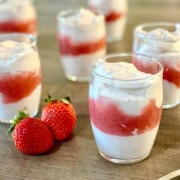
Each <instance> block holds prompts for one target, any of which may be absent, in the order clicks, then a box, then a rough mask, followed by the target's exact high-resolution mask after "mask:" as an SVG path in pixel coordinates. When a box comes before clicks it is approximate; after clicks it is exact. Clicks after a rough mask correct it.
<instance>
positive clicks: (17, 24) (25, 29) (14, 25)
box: [0, 20, 37, 34]
mask: <svg viewBox="0 0 180 180" xmlns="http://www.w3.org/2000/svg"><path fill="white" fill-rule="evenodd" d="M36 27H37V22H36V20H28V21H5V22H0V32H22V33H30V34H33V33H35V32H36V31H37V29H36Z"/></svg>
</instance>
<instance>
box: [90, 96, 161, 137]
mask: <svg viewBox="0 0 180 180" xmlns="http://www.w3.org/2000/svg"><path fill="white" fill-rule="evenodd" d="M89 110H90V114H91V121H92V122H93V124H94V125H95V126H96V127H97V128H99V129H100V130H102V131H103V132H105V133H108V134H112V135H120V136H131V135H133V134H142V133H144V132H146V131H149V130H151V129H153V128H154V127H156V126H157V125H158V124H159V123H160V117H161V112H162V110H161V108H158V107H156V105H155V100H153V99H152V100H150V101H149V104H148V105H147V106H145V107H144V108H143V109H142V112H141V114H140V115H136V116H129V115H128V114H126V113H124V112H123V111H122V110H121V109H120V108H119V107H118V106H117V105H116V104H115V103H113V102H112V100H111V99H110V98H106V97H102V96H101V97H99V98H98V99H97V100H95V99H92V98H91V99H90V101H89Z"/></svg>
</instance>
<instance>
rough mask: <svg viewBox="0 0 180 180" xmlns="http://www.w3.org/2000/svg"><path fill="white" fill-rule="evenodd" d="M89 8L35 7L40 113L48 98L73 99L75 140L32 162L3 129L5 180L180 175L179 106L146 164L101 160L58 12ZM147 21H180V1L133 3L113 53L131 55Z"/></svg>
mask: <svg viewBox="0 0 180 180" xmlns="http://www.w3.org/2000/svg"><path fill="white" fill-rule="evenodd" d="M86 3H87V2H86V1H83V0H66V1H64V0H51V1H50V0H36V1H35V6H36V9H37V13H38V30H39V32H38V34H39V35H38V49H39V53H40V57H41V63H42V75H43V91H42V98H41V106H40V111H41V109H42V104H43V100H44V98H45V97H46V95H47V94H48V93H50V94H52V95H53V96H54V97H57V98H61V97H63V96H65V95H70V96H71V97H72V100H73V104H74V106H75V109H76V111H77V115H78V122H77V126H76V128H75V130H74V133H73V138H72V139H70V140H69V141H66V142H63V143H56V145H55V147H54V149H53V151H52V152H50V153H49V154H45V155H40V156H28V155H24V154H22V153H20V152H19V151H17V150H16V148H15V147H14V144H13V142H12V140H11V139H10V138H9V137H8V136H7V133H6V132H7V128H8V125H6V124H0V180H9V179H10V180H11V179H13V180H23V179H28V180H36V179H37V180H57V179H62V180H70V179H72V180H101V179H102V180H109V179H112V180H119V179H122V180H129V179H137V180H155V179H158V178H159V177H161V176H163V175H165V174H167V173H169V172H171V171H173V170H176V169H180V130H179V129H180V106H178V107H176V108H173V109H170V110H164V111H163V115H162V120H161V125H160V129H159V132H158V135H157V139H156V141H155V144H154V147H153V149H152V152H151V154H150V156H149V157H148V158H147V159H146V160H144V161H142V162H140V163H137V164H133V165H118V164H113V163H110V162H108V161H106V160H104V159H103V158H102V157H101V156H100V155H99V154H98V151H97V149H96V145H95V141H94V139H93V135H92V131H91V127H90V122H89V112H88V103H87V102H88V84H87V83H74V82H70V81H67V80H66V79H65V77H64V74H63V70H62V67H61V65H60V62H59V55H58V49H57V40H56V14H57V12H58V11H60V10H63V9H67V8H75V7H80V6H85V5H86ZM148 21H149V22H152V21H172V22H178V21H180V1H179V0H158V1H157V0H146V1H145V0H129V11H128V22H127V26H126V31H125V36H124V39H123V40H122V41H120V42H116V43H111V44H108V53H116V52H125V51H126V52H130V51H131V49H132V38H133V29H134V27H135V26H136V25H137V24H140V23H143V22H148ZM38 116H40V114H39V115H38Z"/></svg>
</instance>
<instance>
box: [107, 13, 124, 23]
mask: <svg viewBox="0 0 180 180" xmlns="http://www.w3.org/2000/svg"><path fill="white" fill-rule="evenodd" d="M124 15H125V13H123V12H115V11H112V12H111V13H109V14H107V15H106V17H105V19H106V22H112V21H116V20H117V19H120V18H122V17H123V16H124Z"/></svg>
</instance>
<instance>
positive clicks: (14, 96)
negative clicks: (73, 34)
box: [0, 33, 41, 123]
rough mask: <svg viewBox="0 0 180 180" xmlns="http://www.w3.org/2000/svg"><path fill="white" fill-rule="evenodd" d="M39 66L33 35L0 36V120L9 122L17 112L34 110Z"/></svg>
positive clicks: (12, 34)
mask: <svg viewBox="0 0 180 180" xmlns="http://www.w3.org/2000/svg"><path fill="white" fill-rule="evenodd" d="M40 96H41V66H40V59H39V55H38V51H37V48H36V39H35V37H34V36H33V35H27V34H21V33H16V34H14V33H10V34H1V35H0V122H5V123H11V122H12V120H13V117H14V115H16V114H17V112H18V111H21V110H23V111H25V112H27V113H28V114H29V115H30V116H35V115H36V114H37V113H38V109H39V102H40Z"/></svg>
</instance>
